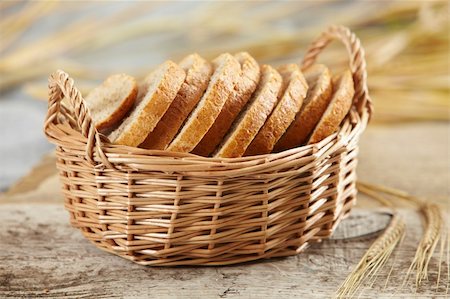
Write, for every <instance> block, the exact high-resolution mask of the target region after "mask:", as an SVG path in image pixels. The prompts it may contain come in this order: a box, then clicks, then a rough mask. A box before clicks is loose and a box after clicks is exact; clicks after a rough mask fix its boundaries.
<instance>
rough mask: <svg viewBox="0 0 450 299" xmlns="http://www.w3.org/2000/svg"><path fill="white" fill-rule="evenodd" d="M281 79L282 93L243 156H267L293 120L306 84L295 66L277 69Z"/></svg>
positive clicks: (302, 97)
mask: <svg viewBox="0 0 450 299" xmlns="http://www.w3.org/2000/svg"><path fill="white" fill-rule="evenodd" d="M278 72H279V73H280V75H281V77H282V78H283V93H282V96H281V99H280V100H279V101H278V104H277V106H276V107H275V109H273V111H272V113H271V114H270V116H269V118H268V119H267V120H266V122H265V123H264V125H263V126H262V128H261V130H259V132H258V134H257V135H256V137H255V138H254V139H253V141H252V142H251V143H250V145H249V147H248V148H247V150H246V151H245V154H244V155H245V156H254V155H261V154H268V153H270V152H271V151H272V149H273V147H274V146H275V144H276V142H277V141H278V139H280V137H281V136H282V135H283V134H284V132H285V131H286V129H287V128H288V127H289V125H290V124H291V123H292V121H293V120H294V119H295V115H296V114H297V112H298V111H299V110H300V107H301V106H302V103H303V99H304V98H305V96H306V93H307V91H308V83H306V80H305V77H303V74H302V72H301V71H300V68H299V67H298V66H297V65H296V64H287V65H284V66H281V67H280V68H278Z"/></svg>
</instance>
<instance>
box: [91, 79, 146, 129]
mask: <svg viewBox="0 0 450 299" xmlns="http://www.w3.org/2000/svg"><path fill="white" fill-rule="evenodd" d="M137 93H138V86H137V82H136V80H135V79H134V78H133V77H131V76H129V75H127V74H116V75H112V76H109V77H108V78H107V79H106V80H105V81H104V82H103V83H102V84H101V85H100V86H98V87H96V88H94V89H93V90H92V91H91V92H90V93H89V94H88V95H87V96H86V98H85V101H86V104H87V107H88V109H89V112H90V115H91V117H92V120H93V121H94V123H95V127H96V128H97V130H99V131H101V130H105V129H108V128H110V127H112V126H114V125H115V124H117V123H118V122H119V121H120V120H122V118H123V117H124V116H125V115H126V114H127V112H128V111H129V110H130V109H131V107H133V104H134V101H135V100H136V97H137ZM105 101H108V102H109V103H108V106H107V107H108V108H109V109H110V110H111V111H109V113H106V114H105ZM111 101H112V103H111Z"/></svg>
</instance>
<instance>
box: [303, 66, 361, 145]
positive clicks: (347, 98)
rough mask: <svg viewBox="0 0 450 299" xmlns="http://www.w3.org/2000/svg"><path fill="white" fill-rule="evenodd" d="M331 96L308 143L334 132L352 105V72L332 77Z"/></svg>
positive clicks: (353, 92) (353, 93) (353, 90)
mask: <svg viewBox="0 0 450 299" xmlns="http://www.w3.org/2000/svg"><path fill="white" fill-rule="evenodd" d="M333 90H334V92H333V96H332V98H331V101H330V104H329V105H328V107H327V110H325V113H324V114H323V115H322V118H321V119H320V121H319V123H318V124H317V126H316V128H315V129H314V131H313V132H312V134H311V137H309V140H308V144H312V143H316V142H319V141H321V140H323V139H324V138H326V137H328V136H329V135H331V134H333V133H334V132H336V130H337V129H338V128H339V125H340V124H341V122H342V120H343V119H344V118H345V116H346V115H347V113H348V111H349V110H350V108H351V107H352V102H353V96H354V95H355V89H354V85H353V78H352V73H351V72H350V71H349V70H347V71H345V72H344V73H343V74H341V75H340V76H338V77H335V78H333Z"/></svg>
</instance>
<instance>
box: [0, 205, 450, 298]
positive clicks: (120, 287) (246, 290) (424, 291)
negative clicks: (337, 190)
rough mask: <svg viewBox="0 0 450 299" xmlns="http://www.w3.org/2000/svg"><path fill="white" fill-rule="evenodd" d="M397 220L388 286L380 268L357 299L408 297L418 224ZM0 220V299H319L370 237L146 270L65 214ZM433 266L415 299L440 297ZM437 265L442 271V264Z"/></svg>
mask: <svg viewBox="0 0 450 299" xmlns="http://www.w3.org/2000/svg"><path fill="white" fill-rule="evenodd" d="M403 214H404V216H405V217H406V221H407V224H408V237H407V238H406V239H405V242H404V243H403V244H402V245H401V247H400V249H399V250H398V251H397V258H396V261H395V268H394V271H393V273H392V276H391V279H390V282H389V283H388V285H387V288H386V289H383V285H384V277H385V275H386V273H387V271H388V270H389V269H388V268H389V267H387V269H385V271H384V273H382V276H381V277H383V278H380V279H378V280H377V281H376V283H375V284H374V286H373V288H371V289H367V290H366V291H365V292H364V293H363V295H362V296H361V298H374V297H375V296H378V297H386V296H388V295H390V294H393V293H394V292H396V291H397V292H398V293H397V295H399V296H404V297H405V298H407V297H409V296H411V294H412V293H411V289H410V288H405V289H400V290H397V289H398V287H399V285H400V284H401V282H402V281H403V278H404V274H405V272H404V269H407V268H408V266H409V263H410V261H411V260H412V257H413V256H414V252H415V248H416V244H417V242H418V238H419V234H418V232H419V230H420V220H419V218H418V217H417V216H416V215H415V214H413V213H411V212H410V211H403ZM352 215H353V216H352V217H359V220H358V221H356V222H355V221H349V222H348V223H351V225H352V226H353V227H354V225H355V223H358V224H359V226H361V227H360V228H358V229H359V230H361V231H366V232H368V231H370V229H367V228H370V227H372V228H373V227H374V225H375V227H377V226H379V224H376V222H373V221H361V219H369V216H370V217H374V215H373V211H359V212H358V211H355V212H354V213H353V214H352ZM361 216H362V217H363V218H361ZM0 219H2V226H1V227H0V240H1V243H0V244H1V250H0V297H9V296H12V297H21V296H23V297H60V296H68V297H69V298H83V297H96V298H102V297H105V298H111V297H129V298H138V297H147V296H149V297H153V298H166V297H178V298H199V297H201V296H203V297H204V298H235V297H239V296H242V297H244V298H276V297H279V298H298V297H307V298H325V297H330V296H331V295H332V294H333V292H334V291H336V289H337V287H338V286H339V284H340V283H341V282H342V281H343V279H344V278H345V277H346V275H347V274H348V273H349V272H350V271H351V269H352V267H353V266H354V265H355V263H356V262H357V261H358V260H359V258H360V257H361V256H362V255H363V254H364V252H365V250H366V249H367V248H368V247H369V245H370V243H371V242H373V240H374V238H375V236H376V234H375V235H374V234H371V235H369V236H364V237H360V238H352V239H346V240H342V239H338V240H327V241H324V242H322V243H320V244H315V245H313V246H312V247H311V248H309V249H307V250H306V252H305V253H303V254H300V255H298V256H296V257H289V258H280V259H272V260H267V261H260V262H254V263H247V264H244V265H237V266H228V267H177V268H152V267H143V266H139V265H135V264H133V263H131V262H129V261H126V260H124V259H122V258H120V257H116V256H114V255H111V254H109V253H106V252H103V251H100V250H98V249H97V248H95V247H94V246H93V245H91V244H90V243H89V242H88V241H86V240H85V239H83V237H82V236H81V234H80V233H79V232H78V231H77V230H75V229H73V228H71V227H70V226H69V225H68V215H67V213H66V212H65V211H64V210H63V208H62V207H61V206H57V205H51V204H42V205H12V204H2V205H0ZM350 220H351V219H350ZM371 223H372V224H371ZM345 228H346V224H345V222H343V223H342V225H341V227H340V231H338V232H337V235H339V234H345ZM347 228H348V227H347ZM437 263H438V259H437V258H433V260H432V261H431V266H432V271H431V273H430V281H431V282H426V283H425V284H424V285H423V287H421V288H420V289H419V290H418V295H419V296H437V295H438V294H439V293H440V294H442V293H443V292H444V285H445V284H446V283H448V277H446V276H445V275H443V276H444V277H443V279H442V281H441V284H440V287H439V289H435V286H434V283H433V282H434V281H436V276H437V273H436V269H437ZM443 266H444V269H443V271H444V272H443V273H446V271H447V264H446V263H444V264H443Z"/></svg>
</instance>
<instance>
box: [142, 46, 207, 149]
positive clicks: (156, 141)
mask: <svg viewBox="0 0 450 299" xmlns="http://www.w3.org/2000/svg"><path fill="white" fill-rule="evenodd" d="M180 67H181V68H182V69H183V70H184V71H185V72H186V78H185V79H184V82H183V84H182V85H181V88H180V90H179V91H178V94H177V96H176V97H175V99H174V100H173V102H172V104H171V105H170V107H169V109H167V111H166V113H165V114H164V116H163V117H162V118H161V120H160V121H159V122H158V124H157V125H156V127H155V129H154V130H153V131H152V132H150V134H148V136H147V138H146V139H145V141H144V142H143V143H142V144H141V145H140V147H142V148H147V149H160V150H163V149H166V148H167V146H168V145H169V143H170V142H171V141H172V140H173V138H174V137H175V135H176V134H177V132H178V130H179V129H180V128H181V126H182V124H183V122H184V121H185V120H186V118H187V117H188V115H189V113H191V111H192V109H194V107H195V105H197V103H198V101H200V98H201V97H202V95H203V93H204V92H205V90H206V88H207V87H208V83H209V79H210V77H211V74H212V66H211V64H210V63H209V62H208V61H206V60H205V59H203V58H202V57H200V56H199V55H198V54H192V55H189V56H187V57H185V58H184V59H183V60H182V61H181V62H180Z"/></svg>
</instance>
